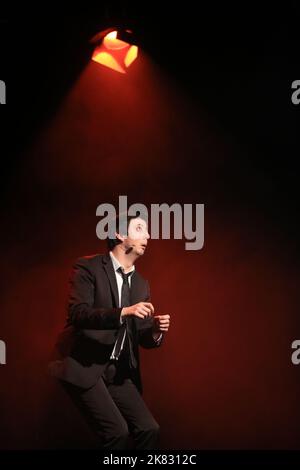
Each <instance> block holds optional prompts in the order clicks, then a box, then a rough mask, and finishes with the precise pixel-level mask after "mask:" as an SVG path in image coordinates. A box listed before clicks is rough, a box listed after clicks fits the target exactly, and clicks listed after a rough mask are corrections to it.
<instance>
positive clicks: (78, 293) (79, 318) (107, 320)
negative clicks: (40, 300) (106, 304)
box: [68, 258, 122, 330]
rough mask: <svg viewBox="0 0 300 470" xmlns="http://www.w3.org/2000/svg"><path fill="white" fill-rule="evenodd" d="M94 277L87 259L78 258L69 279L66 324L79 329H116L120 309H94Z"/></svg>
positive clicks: (118, 322) (118, 324)
mask: <svg viewBox="0 0 300 470" xmlns="http://www.w3.org/2000/svg"><path fill="white" fill-rule="evenodd" d="M94 291H95V276H94V274H93V272H92V270H91V268H90V266H89V260H88V259H87V258H79V259H78V260H77V261H76V263H75V264H74V266H73V271H72V274H71V278H70V294H69V303H68V324H69V325H73V326H74V327H75V328H80V329H95V330H102V329H104V330H106V329H117V328H119V326H120V314H121V310H122V309H121V308H94Z"/></svg>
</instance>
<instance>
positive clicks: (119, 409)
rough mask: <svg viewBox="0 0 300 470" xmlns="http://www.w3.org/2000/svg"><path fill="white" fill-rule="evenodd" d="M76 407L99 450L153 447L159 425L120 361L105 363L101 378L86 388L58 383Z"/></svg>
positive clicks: (156, 445) (155, 445)
mask: <svg viewBox="0 0 300 470" xmlns="http://www.w3.org/2000/svg"><path fill="white" fill-rule="evenodd" d="M61 383H62V385H63V387H64V389H65V390H66V392H67V393H68V394H69V396H70V397H71V399H72V401H73V402H74V403H75V404H76V406H77V407H78V408H79V410H80V412H81V413H82V415H83V416H84V418H85V419H86V421H87V423H88V424H89V426H90V428H91V429H92V431H94V432H95V433H96V435H97V436H98V438H99V447H100V448H102V449H121V450H122V449H128V448H130V442H132V440H133V442H134V447H135V448H136V449H147V450H151V449H157V448H158V438H159V425H158V424H157V422H156V421H155V419H154V417H153V416H152V414H151V413H150V411H149V409H148V408H147V406H146V404H145V402H144V400H143V398H142V396H141V395H140V393H139V391H138V390H137V388H136V386H135V385H134V383H133V381H132V379H131V378H130V371H129V369H128V367H127V366H126V365H125V366H124V361H121V360H120V361H118V362H117V363H115V362H112V363H110V364H109V365H108V368H107V369H106V371H105V374H104V376H103V377H100V378H99V380H98V382H97V383H96V384H95V385H94V386H93V387H92V388H89V389H87V390H83V389H81V388H80V387H77V386H75V385H72V384H70V383H66V382H61Z"/></svg>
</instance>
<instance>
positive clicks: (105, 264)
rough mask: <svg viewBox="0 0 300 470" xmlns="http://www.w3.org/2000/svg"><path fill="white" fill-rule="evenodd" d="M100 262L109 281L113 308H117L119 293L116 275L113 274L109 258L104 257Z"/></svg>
mask: <svg viewBox="0 0 300 470" xmlns="http://www.w3.org/2000/svg"><path fill="white" fill-rule="evenodd" d="M102 262H103V268H104V270H105V271H106V274H107V277H108V279H109V283H110V288H111V292H112V295H113V300H114V303H115V306H116V307H119V292H118V286H117V280H116V274H115V270H114V267H113V264H112V261H111V259H110V256H109V255H104V256H103V259H102Z"/></svg>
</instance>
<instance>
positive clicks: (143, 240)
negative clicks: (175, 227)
mask: <svg viewBox="0 0 300 470" xmlns="http://www.w3.org/2000/svg"><path fill="white" fill-rule="evenodd" d="M149 238H150V235H149V233H148V227H147V223H146V222H145V221H144V220H143V219H141V218H139V217H138V218H136V219H131V221H130V222H129V226H128V237H127V238H126V239H125V244H126V245H127V246H128V247H131V248H132V250H133V252H134V253H135V254H136V255H138V256H141V255H143V254H144V253H145V250H146V246H147V243H148V240H149Z"/></svg>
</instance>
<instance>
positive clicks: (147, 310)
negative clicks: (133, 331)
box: [139, 307, 151, 317]
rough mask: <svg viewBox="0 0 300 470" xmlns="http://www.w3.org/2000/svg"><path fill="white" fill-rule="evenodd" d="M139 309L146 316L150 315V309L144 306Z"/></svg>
mask: <svg viewBox="0 0 300 470" xmlns="http://www.w3.org/2000/svg"><path fill="white" fill-rule="evenodd" d="M139 311H140V312H142V313H144V314H145V315H146V316H147V317H148V316H150V315H151V311H150V310H149V309H146V308H144V307H141V308H140V310H139Z"/></svg>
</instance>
